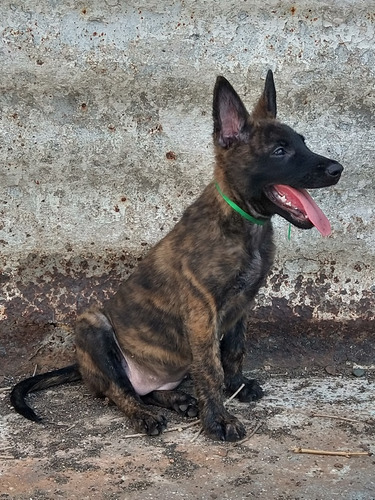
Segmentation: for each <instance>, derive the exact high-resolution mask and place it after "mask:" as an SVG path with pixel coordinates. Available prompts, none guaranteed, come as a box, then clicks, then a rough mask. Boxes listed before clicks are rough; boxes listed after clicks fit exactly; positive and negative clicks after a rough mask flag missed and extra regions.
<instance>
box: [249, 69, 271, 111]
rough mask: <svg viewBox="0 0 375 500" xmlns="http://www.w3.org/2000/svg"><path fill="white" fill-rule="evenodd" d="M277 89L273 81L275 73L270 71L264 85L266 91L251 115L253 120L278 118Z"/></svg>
mask: <svg viewBox="0 0 375 500" xmlns="http://www.w3.org/2000/svg"><path fill="white" fill-rule="evenodd" d="M276 113H277V108H276V88H275V83H274V81H273V73H272V71H271V70H270V69H269V70H268V73H267V77H266V83H265V85H264V91H263V94H262V96H261V98H260V99H259V101H258V102H257V105H256V106H255V108H254V111H253V112H252V114H251V117H252V118H253V120H255V121H256V120H262V119H263V120H264V119H266V118H276Z"/></svg>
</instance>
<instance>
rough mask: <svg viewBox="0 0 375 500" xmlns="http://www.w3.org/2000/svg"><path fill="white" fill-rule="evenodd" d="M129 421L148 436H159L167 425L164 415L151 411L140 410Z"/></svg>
mask: <svg viewBox="0 0 375 500" xmlns="http://www.w3.org/2000/svg"><path fill="white" fill-rule="evenodd" d="M131 422H132V424H133V426H134V427H135V429H136V430H137V431H138V432H145V433H146V434H147V435H148V436H159V434H161V433H162V432H163V431H164V429H165V428H166V427H167V419H166V418H165V417H164V415H161V414H158V415H153V414H152V413H151V412H147V411H142V412H139V413H138V414H137V415H135V416H134V417H133V418H132V419H131Z"/></svg>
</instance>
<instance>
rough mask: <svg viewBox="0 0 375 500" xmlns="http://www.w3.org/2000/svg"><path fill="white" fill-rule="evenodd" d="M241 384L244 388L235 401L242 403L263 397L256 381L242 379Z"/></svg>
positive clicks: (262, 392)
mask: <svg viewBox="0 0 375 500" xmlns="http://www.w3.org/2000/svg"><path fill="white" fill-rule="evenodd" d="M243 384H245V387H243V389H241V391H240V392H239V393H238V395H237V399H238V400H239V401H241V402H242V403H249V402H250V401H256V400H257V399H260V398H262V397H263V396H264V391H263V389H262V388H261V386H260V385H259V383H258V382H257V380H255V379H248V378H245V377H244V380H243Z"/></svg>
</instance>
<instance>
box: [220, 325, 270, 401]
mask: <svg viewBox="0 0 375 500" xmlns="http://www.w3.org/2000/svg"><path fill="white" fill-rule="evenodd" d="M245 332H246V322H245V320H244V319H243V318H242V319H240V320H239V321H238V322H237V323H236V324H235V326H234V327H232V328H231V329H230V330H229V331H227V332H226V333H225V335H224V337H223V339H222V340H221V345H220V348H221V363H222V366H223V370H224V383H225V387H226V389H227V391H228V392H230V393H231V394H233V393H234V392H236V391H237V390H238V389H239V388H240V387H241V385H242V384H245V386H244V387H243V389H242V390H241V391H240V392H239V393H238V395H237V398H238V399H239V400H240V401H243V402H248V401H254V400H256V399H260V398H261V397H262V396H263V394H264V393H263V390H262V388H261V387H260V385H259V384H258V382H257V381H256V380H254V379H248V378H246V377H245V376H244V375H243V373H242V365H243V358H244V355H245Z"/></svg>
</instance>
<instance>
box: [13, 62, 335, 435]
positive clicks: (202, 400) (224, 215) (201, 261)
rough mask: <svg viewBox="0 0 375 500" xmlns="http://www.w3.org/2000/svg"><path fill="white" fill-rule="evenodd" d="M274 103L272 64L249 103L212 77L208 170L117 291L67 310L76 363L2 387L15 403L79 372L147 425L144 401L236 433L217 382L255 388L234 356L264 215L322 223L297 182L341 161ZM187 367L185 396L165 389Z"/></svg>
mask: <svg viewBox="0 0 375 500" xmlns="http://www.w3.org/2000/svg"><path fill="white" fill-rule="evenodd" d="M276 111H277V110H276V90H275V85H274V79H273V74H272V71H270V70H269V71H268V73H267V77H266V81H265V86H264V91H263V93H262V94H261V96H260V98H259V100H258V102H257V104H256V105H255V108H254V110H253V111H252V113H251V114H249V113H248V112H247V110H246V108H245V106H244V104H243V102H242V100H241V99H240V97H239V96H238V94H237V93H236V91H235V90H234V89H233V87H232V86H231V84H230V83H229V82H228V81H227V80H226V79H225V78H224V77H222V76H219V77H218V78H217V81H216V84H215V88H214V96H213V124H214V131H213V142H214V151H215V157H216V162H215V167H214V180H213V181H212V182H211V183H210V184H209V185H208V186H207V187H206V188H205V189H204V191H203V193H202V194H201V195H200V197H198V199H197V200H196V201H195V202H194V203H193V204H192V205H191V206H189V207H188V208H187V209H186V210H185V212H184V213H183V215H182V217H181V219H180V221H179V222H178V223H177V224H176V226H175V227H174V229H172V231H171V232H170V233H169V234H167V235H166V236H165V237H164V238H163V239H162V240H161V241H160V242H159V243H158V244H156V246H155V247H153V248H152V249H151V250H150V252H149V253H148V255H147V256H146V257H145V258H144V259H143V260H142V261H141V262H140V264H139V266H138V267H137V269H136V270H135V272H134V273H133V274H132V275H131V276H130V277H129V279H128V280H127V281H125V282H124V283H123V284H122V285H121V286H120V288H119V290H118V292H117V293H116V294H115V295H114V296H113V297H112V298H110V299H109V300H107V301H106V302H104V304H103V305H102V307H101V308H100V309H99V308H96V309H89V310H87V311H86V312H84V313H83V314H82V315H81V316H80V317H79V318H78V320H77V324H76V330H75V344H76V356H77V363H76V364H73V365H71V366H68V367H66V368H62V369H60V370H54V371H52V372H48V373H45V374H41V375H37V376H34V377H31V378H29V379H26V380H24V381H21V382H20V383H18V384H17V385H16V386H15V387H14V389H13V391H12V393H11V402H12V404H13V406H14V408H15V409H16V411H17V412H19V413H20V414H21V415H23V416H25V417H26V418H28V419H30V420H33V421H36V422H38V421H40V420H41V419H40V417H38V416H37V415H36V414H35V412H34V411H33V410H32V409H31V408H30V407H29V406H28V405H27V403H26V400H25V398H26V396H27V394H28V393H29V392H32V391H37V390H40V389H45V388H47V387H51V386H54V385H58V384H61V383H66V382H72V381H76V380H80V379H83V380H84V382H85V383H86V384H87V386H88V387H89V388H90V389H91V391H92V392H93V393H94V394H95V395H98V396H102V397H107V398H109V400H111V401H112V402H114V403H115V404H116V405H117V406H118V407H119V408H120V409H121V410H122V411H123V412H124V413H125V415H126V416H127V417H128V418H129V419H130V422H131V424H132V425H133V426H134V428H135V429H136V430H137V431H139V432H143V433H146V434H147V435H150V436H154V435H159V434H160V433H161V432H162V431H163V430H164V429H165V427H166V424H167V422H166V418H165V416H164V415H163V414H161V413H156V412H155V411H153V410H152V407H151V405H156V406H159V407H162V408H169V409H173V410H175V411H177V412H178V413H179V414H180V415H184V416H187V417H195V416H197V415H199V417H200V420H201V424H202V427H203V430H204V431H205V433H206V435H207V436H209V437H210V438H212V439H216V440H225V441H237V440H241V439H242V438H244V436H245V434H246V431H245V427H244V425H243V424H242V423H241V421H240V420H239V419H237V418H236V417H235V416H234V415H232V414H231V413H230V412H229V411H228V410H227V409H226V408H225V407H224V404H223V398H224V390H226V391H228V392H229V393H232V394H233V393H234V392H235V391H236V390H237V389H239V387H241V386H242V385H243V388H242V390H241V391H240V392H239V393H238V395H237V398H238V399H239V400H240V401H243V402H250V401H253V400H257V399H259V398H261V397H262V395H263V390H262V388H261V387H260V385H259V384H258V382H257V381H256V380H253V379H249V378H246V377H245V376H244V375H243V373H242V365H243V359H244V355H245V333H246V320H247V317H248V312H249V305H250V304H251V302H252V300H253V299H254V297H255V295H256V294H257V292H258V290H259V288H260V287H261V286H262V285H263V284H264V282H265V278H266V276H267V274H268V272H269V270H270V267H271V265H272V262H273V258H274V244H273V230H272V223H271V218H272V216H273V215H275V214H278V215H280V216H281V217H283V218H284V219H286V220H287V221H289V222H290V223H291V224H293V225H294V226H296V227H298V228H302V229H310V228H312V227H313V226H315V227H316V228H317V229H318V230H319V231H320V233H321V234H322V235H324V236H326V235H328V234H330V231H331V229H330V223H329V221H328V219H327V217H326V216H325V215H324V213H323V212H322V210H321V209H320V208H319V207H318V206H317V205H316V203H315V202H314V200H313V199H312V197H311V196H310V195H309V194H308V192H307V191H306V189H308V188H313V189H315V188H323V187H327V186H331V185H334V184H336V183H337V182H338V180H339V179H340V176H341V173H342V171H343V167H342V166H341V165H340V164H339V163H338V162H337V161H334V160H331V159H329V158H326V157H324V156H320V155H318V154H316V153H313V152H312V151H311V150H310V149H309V148H308V147H307V146H306V144H305V140H304V137H303V136H302V135H300V134H298V133H297V132H295V131H294V130H292V129H291V128H290V127H288V126H287V125H285V124H282V123H281V122H280V121H278V120H277V119H276ZM188 375H189V376H191V377H192V380H193V383H194V387H195V393H196V394H195V396H196V397H193V396H191V395H189V394H186V393H185V392H183V391H181V390H178V389H177V387H178V386H179V384H180V383H181V381H182V380H183V379H184V378H185V377H186V376H188Z"/></svg>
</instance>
